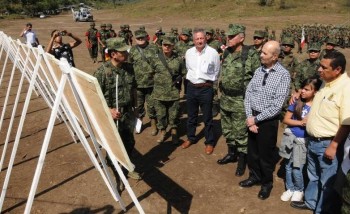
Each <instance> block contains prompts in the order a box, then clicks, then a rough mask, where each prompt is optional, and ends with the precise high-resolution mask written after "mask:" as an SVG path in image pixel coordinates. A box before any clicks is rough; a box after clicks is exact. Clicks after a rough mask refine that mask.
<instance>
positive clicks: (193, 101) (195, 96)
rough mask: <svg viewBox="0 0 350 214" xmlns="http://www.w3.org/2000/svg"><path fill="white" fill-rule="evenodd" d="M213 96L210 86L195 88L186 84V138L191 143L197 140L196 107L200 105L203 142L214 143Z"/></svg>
mask: <svg viewBox="0 0 350 214" xmlns="http://www.w3.org/2000/svg"><path fill="white" fill-rule="evenodd" d="M213 96H214V90H213V88H212V87H202V88H196V87H195V86H193V85H192V84H191V83H190V82H188V84H187V95H186V99H187V101H186V105H187V114H188V119H187V138H188V140H189V141H191V142H192V143H196V142H197V138H196V128H197V122H198V109H199V107H201V110H202V113H203V121H204V125H205V128H204V135H205V140H206V141H205V144H210V145H214V133H213V114H212V108H213Z"/></svg>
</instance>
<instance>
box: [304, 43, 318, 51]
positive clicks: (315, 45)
mask: <svg viewBox="0 0 350 214" xmlns="http://www.w3.org/2000/svg"><path fill="white" fill-rule="evenodd" d="M307 51H321V45H320V44H319V43H318V42H314V43H310V44H309V47H308V49H307Z"/></svg>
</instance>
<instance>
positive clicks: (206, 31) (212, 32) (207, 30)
mask: <svg viewBox="0 0 350 214" xmlns="http://www.w3.org/2000/svg"><path fill="white" fill-rule="evenodd" d="M205 33H210V34H214V29H213V28H211V27H209V28H206V29H205Z"/></svg>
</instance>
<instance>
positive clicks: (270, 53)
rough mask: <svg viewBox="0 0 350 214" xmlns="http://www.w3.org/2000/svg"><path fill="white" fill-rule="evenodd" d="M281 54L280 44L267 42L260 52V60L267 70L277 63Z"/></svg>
mask: <svg viewBox="0 0 350 214" xmlns="http://www.w3.org/2000/svg"><path fill="white" fill-rule="evenodd" d="M280 52H281V48H280V44H279V43H278V42H276V41H268V42H266V43H265V45H264V46H263V48H262V50H261V54H260V60H261V63H262V64H263V65H265V67H267V68H271V67H272V66H274V65H275V64H276V62H277V61H278V55H279V54H280Z"/></svg>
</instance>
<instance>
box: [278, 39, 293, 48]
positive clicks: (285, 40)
mask: <svg viewBox="0 0 350 214" xmlns="http://www.w3.org/2000/svg"><path fill="white" fill-rule="evenodd" d="M281 44H282V45H290V46H292V47H293V48H294V39H293V37H288V36H286V37H284V38H283V39H282V42H281Z"/></svg>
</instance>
